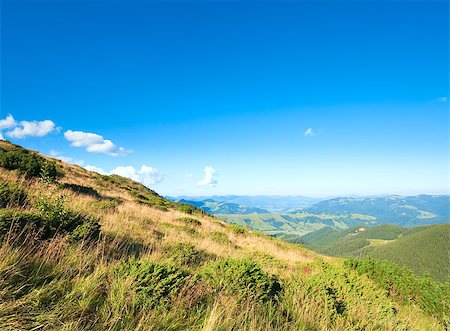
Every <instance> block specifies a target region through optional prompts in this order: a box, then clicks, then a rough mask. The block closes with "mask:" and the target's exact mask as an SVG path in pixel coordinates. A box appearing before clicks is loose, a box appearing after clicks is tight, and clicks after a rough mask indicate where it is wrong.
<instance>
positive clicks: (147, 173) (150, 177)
mask: <svg viewBox="0 0 450 331" xmlns="http://www.w3.org/2000/svg"><path fill="white" fill-rule="evenodd" d="M84 168H85V169H87V170H89V171H95V172H97V173H99V174H102V175H113V174H114V175H119V176H122V177H127V178H130V179H132V180H134V181H137V182H139V183H142V184H144V185H145V186H151V185H155V184H158V183H160V182H162V181H163V180H164V174H163V173H161V172H160V171H159V170H158V169H156V168H153V167H150V166H147V165H145V164H143V165H142V166H141V168H139V169H136V168H135V167H133V166H119V167H116V168H114V169H113V170H111V171H105V170H103V169H102V168H99V167H96V166H93V165H87V166H85V167H84Z"/></svg>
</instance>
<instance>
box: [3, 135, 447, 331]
mask: <svg viewBox="0 0 450 331" xmlns="http://www.w3.org/2000/svg"><path fill="white" fill-rule="evenodd" d="M430 293H431V294H432V295H430ZM449 306H450V285H449V283H448V282H447V283H439V282H435V281H433V280H431V279H429V278H426V277H418V276H414V275H413V274H412V272H411V271H409V270H408V269H405V268H402V267H399V266H398V265H396V264H393V263H390V264H386V263H378V262H376V261H374V260H370V259H361V260H343V259H337V258H332V257H325V256H321V255H319V254H317V253H314V252H312V251H311V250H308V249H305V248H303V247H300V246H298V245H293V244H290V243H287V242H283V241H280V240H277V239H275V238H272V237H269V236H266V235H263V234H261V233H259V232H254V231H251V230H248V229H245V228H243V227H239V226H237V225H230V224H227V223H225V222H223V221H221V220H220V219H218V218H216V217H213V216H212V215H208V214H207V213H206V212H204V211H203V210H201V209H199V208H197V207H195V206H192V205H189V204H185V203H179V202H174V201H169V200H167V199H165V198H163V197H162V196H160V195H158V194H157V193H156V192H154V191H153V190H151V189H149V188H147V187H145V186H143V185H142V184H140V183H137V182H134V181H132V180H130V179H128V178H124V177H120V176H117V175H112V176H105V175H101V174H98V173H95V172H90V171H87V170H85V169H83V168H81V167H78V166H75V165H69V164H67V163H64V162H62V161H59V160H56V159H52V158H48V157H45V156H43V155H40V154H38V153H36V152H32V151H29V150H26V149H23V148H21V147H20V146H17V145H12V144H9V143H7V142H4V141H0V329H1V330H94V331H96V330H205V331H206V330H255V331H256V330H286V331H287V330H394V329H398V330H445V329H446V323H448V307H449Z"/></svg>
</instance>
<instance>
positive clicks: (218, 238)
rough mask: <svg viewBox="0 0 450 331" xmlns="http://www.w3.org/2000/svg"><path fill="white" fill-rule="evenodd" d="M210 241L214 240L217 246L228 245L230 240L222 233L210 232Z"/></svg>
mask: <svg viewBox="0 0 450 331" xmlns="http://www.w3.org/2000/svg"><path fill="white" fill-rule="evenodd" d="M210 235H211V239H212V240H214V241H215V242H216V243H219V244H229V243H230V239H229V238H228V236H227V235H226V234H225V233H223V232H211V234H210Z"/></svg>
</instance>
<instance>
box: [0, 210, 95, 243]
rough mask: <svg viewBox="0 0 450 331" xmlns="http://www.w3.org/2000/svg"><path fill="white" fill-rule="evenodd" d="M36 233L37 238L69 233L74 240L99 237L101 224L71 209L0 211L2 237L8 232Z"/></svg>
mask: <svg viewBox="0 0 450 331" xmlns="http://www.w3.org/2000/svg"><path fill="white" fill-rule="evenodd" d="M10 231H11V232H12V233H15V234H20V233H21V234H26V233H31V232H32V233H34V235H35V237H36V239H41V240H45V239H49V238H51V237H53V236H55V235H56V234H61V235H68V236H69V238H70V239H71V240H73V241H79V240H82V239H86V240H91V239H97V238H98V236H99V235H100V225H99V223H98V220H97V219H96V218H93V217H90V216H87V215H81V214H76V213H73V212H69V211H64V212H63V213H60V214H57V213H48V214H45V213H42V212H30V211H21V210H14V209H7V210H1V211H0V239H2V238H3V237H4V236H5V235H6V234H7V233H8V232H10Z"/></svg>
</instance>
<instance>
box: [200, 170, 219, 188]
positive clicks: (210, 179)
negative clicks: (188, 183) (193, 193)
mask: <svg viewBox="0 0 450 331" xmlns="http://www.w3.org/2000/svg"><path fill="white" fill-rule="evenodd" d="M203 171H204V172H205V176H204V177H203V179H202V180H201V181H199V182H198V183H197V185H198V186H206V185H209V186H212V185H216V184H217V178H216V170H215V169H214V168H213V167H211V166H207V167H205V169H203Z"/></svg>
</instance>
